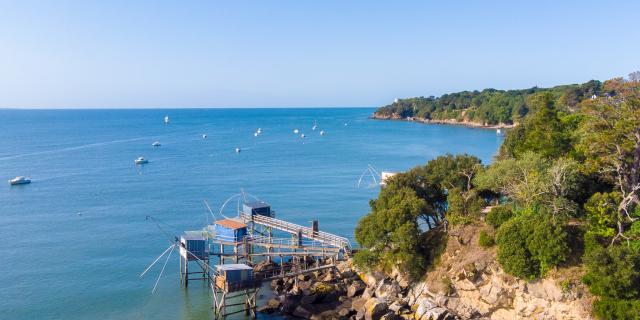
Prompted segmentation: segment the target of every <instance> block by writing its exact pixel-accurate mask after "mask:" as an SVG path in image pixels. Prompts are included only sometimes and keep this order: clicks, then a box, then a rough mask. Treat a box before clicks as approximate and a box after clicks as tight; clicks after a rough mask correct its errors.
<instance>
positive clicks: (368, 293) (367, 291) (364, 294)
mask: <svg viewBox="0 0 640 320" xmlns="http://www.w3.org/2000/svg"><path fill="white" fill-rule="evenodd" d="M374 295H375V292H374V291H373V289H371V288H369V287H367V288H366V289H364V291H363V292H362V297H363V298H365V299H369V298H373V296H374Z"/></svg>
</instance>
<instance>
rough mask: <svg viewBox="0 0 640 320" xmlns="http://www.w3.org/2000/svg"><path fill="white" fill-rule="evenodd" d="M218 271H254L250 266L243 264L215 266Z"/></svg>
mask: <svg viewBox="0 0 640 320" xmlns="http://www.w3.org/2000/svg"><path fill="white" fill-rule="evenodd" d="M215 267H216V269H217V270H219V271H228V270H253V268H251V267H250V266H248V265H246V264H243V263H232V264H218V265H215Z"/></svg>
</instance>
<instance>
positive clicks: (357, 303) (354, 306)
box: [351, 298, 367, 312]
mask: <svg viewBox="0 0 640 320" xmlns="http://www.w3.org/2000/svg"><path fill="white" fill-rule="evenodd" d="M365 302H367V299H364V298H358V299H354V300H353V301H351V310H353V311H355V312H358V310H360V309H362V308H363V307H364V304H365Z"/></svg>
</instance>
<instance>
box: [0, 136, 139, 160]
mask: <svg viewBox="0 0 640 320" xmlns="http://www.w3.org/2000/svg"><path fill="white" fill-rule="evenodd" d="M145 139H149V138H148V137H141V138H133V139H123V140H113V141H105V142H96V143H88V144H83V145H79V146H73V147H66V148H60V149H53V150H45V151H38V152H30V153H22V154H14V155H10V156H4V157H0V160H10V159H17V158H23V157H30V156H39V155H43V154H54V153H63V152H67V151H76V150H81V149H88V148H94V147H100V146H105V145H110V144H117V143H124V142H132V141H140V140H145Z"/></svg>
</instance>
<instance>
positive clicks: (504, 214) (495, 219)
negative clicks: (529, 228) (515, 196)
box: [484, 205, 513, 229]
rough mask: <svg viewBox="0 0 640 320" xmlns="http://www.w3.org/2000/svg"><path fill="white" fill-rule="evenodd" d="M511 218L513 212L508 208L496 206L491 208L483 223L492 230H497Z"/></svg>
mask: <svg viewBox="0 0 640 320" xmlns="http://www.w3.org/2000/svg"><path fill="white" fill-rule="evenodd" d="M511 218H513V210H512V209H511V207H510V206H506V205H503V206H498V207H495V208H491V211H489V213H487V216H486V217H485V219H484V220H485V221H486V222H487V223H488V224H489V225H491V226H492V227H493V228H494V229H498V228H499V227H500V226H501V225H502V224H503V223H505V222H507V221H509V219H511Z"/></svg>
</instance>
